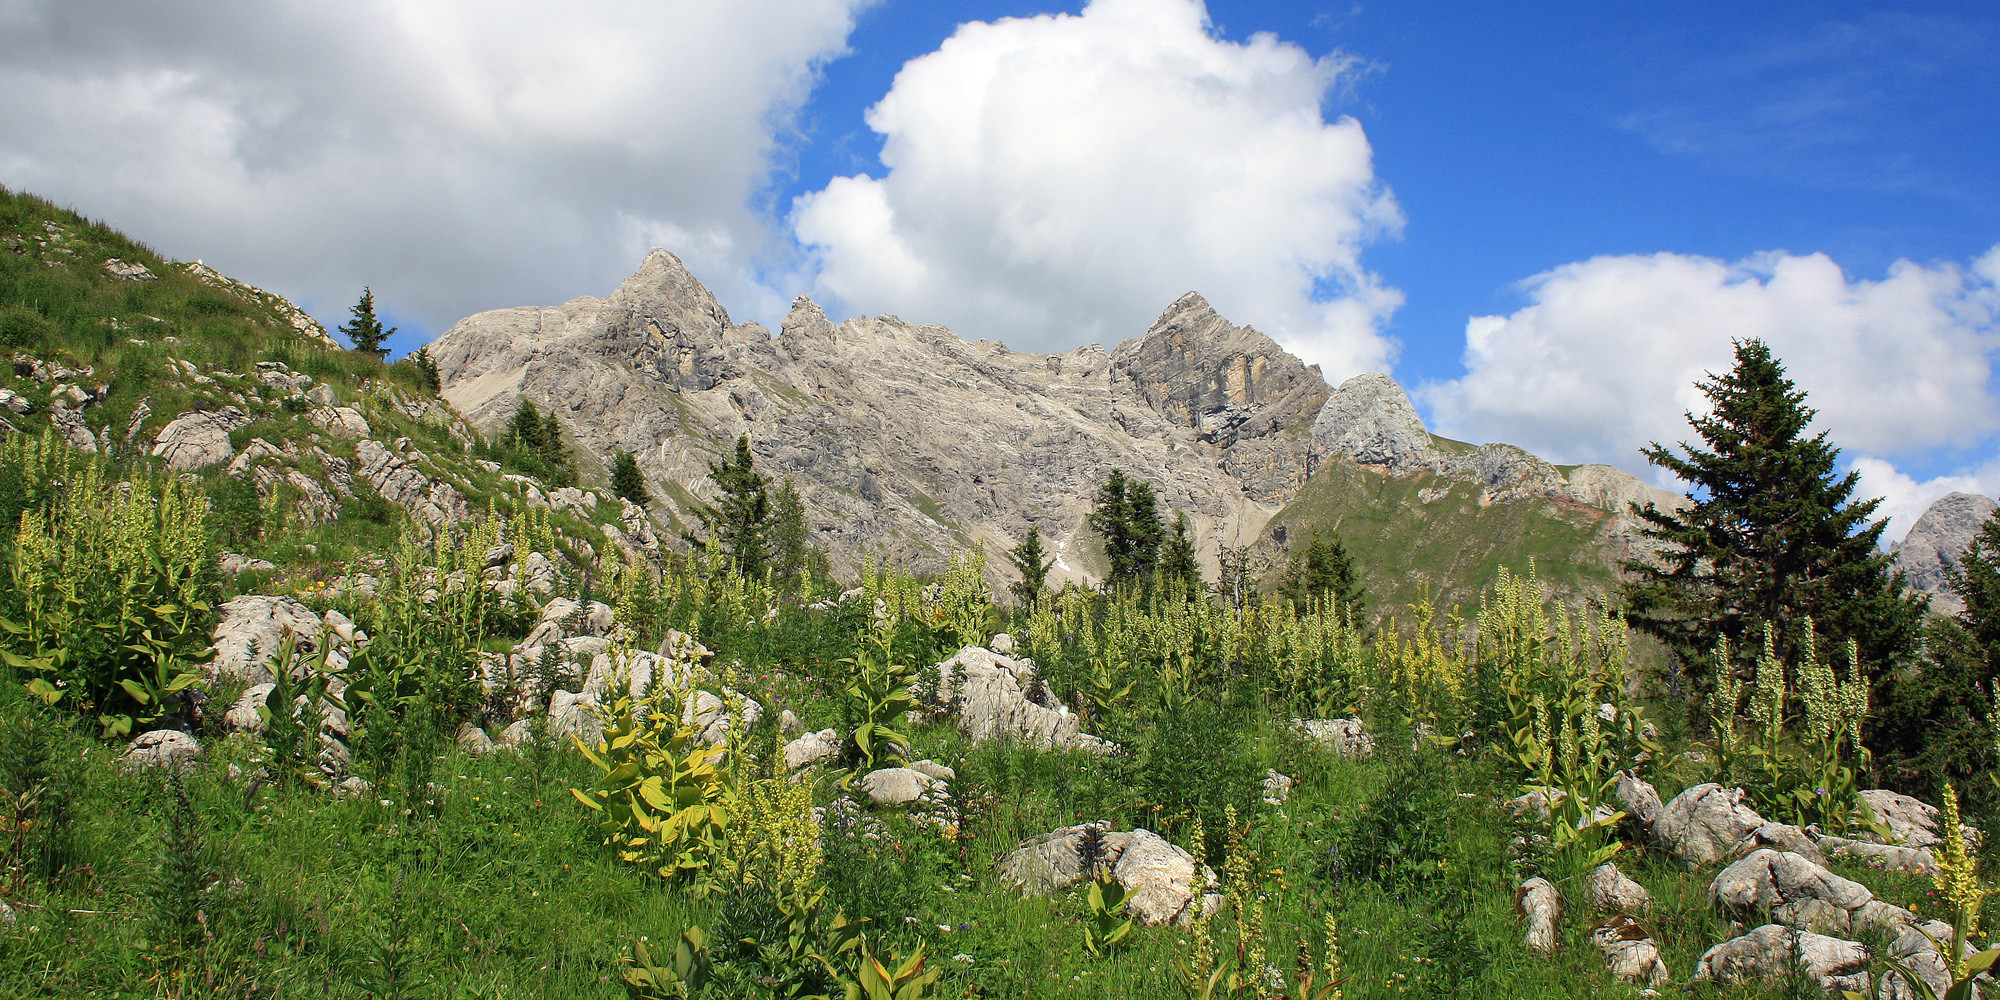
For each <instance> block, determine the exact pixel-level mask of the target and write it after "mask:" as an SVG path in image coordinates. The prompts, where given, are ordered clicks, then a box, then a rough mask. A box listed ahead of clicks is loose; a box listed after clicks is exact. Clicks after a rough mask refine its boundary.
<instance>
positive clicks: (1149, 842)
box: [999, 822, 1220, 926]
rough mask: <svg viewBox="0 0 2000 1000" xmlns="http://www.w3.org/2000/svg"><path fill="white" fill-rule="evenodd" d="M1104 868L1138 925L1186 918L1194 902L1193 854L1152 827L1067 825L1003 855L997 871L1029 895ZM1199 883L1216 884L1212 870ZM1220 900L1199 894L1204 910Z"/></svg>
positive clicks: (1062, 886) (1055, 888)
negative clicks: (1119, 830)
mask: <svg viewBox="0 0 2000 1000" xmlns="http://www.w3.org/2000/svg"><path fill="white" fill-rule="evenodd" d="M1093 870H1098V871H1106V872H1109V873H1110V874H1111V877H1113V878H1115V879H1117V880H1118V883H1119V884H1120V885H1122V886H1124V887H1125V889H1126V891H1127V892H1128V893H1129V894H1130V895H1128V896H1127V897H1126V902H1125V912H1126V913H1128V914H1130V915H1131V917H1132V919H1133V920H1134V921H1136V922H1138V923H1139V924H1141V925H1145V926H1158V925H1160V924H1165V923H1168V922H1170V921H1174V920H1179V919H1185V918H1186V917H1187V916H1188V915H1189V904H1190V903H1192V902H1193V901H1194V880H1195V864H1194V857H1193V856H1192V855H1190V854H1188V853H1187V852H1186V851H1183V850H1181V849H1180V848H1179V847H1176V846H1174V845H1173V844H1172V843H1170V842H1168V841H1167V839H1166V838H1164V837H1161V836H1160V835H1159V834H1156V833H1153V832H1152V831H1150V830H1132V831H1129V832H1124V833H1115V832H1112V830H1111V827H1110V824H1108V823H1101V822H1100V823H1084V824H1081V825H1078V826H1066V827H1063V828H1061V829H1058V830H1054V831H1051V832H1049V833H1047V834H1044V835H1042V836H1040V837H1036V838H1035V839H1033V840H1030V841H1028V842H1026V843H1024V844H1022V845H1021V846H1020V847H1019V848H1018V849H1016V850H1015V851H1014V852H1013V853H1011V854H1009V855H1007V856H1006V857H1005V858H1003V859H1001V862H1000V867H999V874H1000V877H1001V878H1002V879H1004V880H1006V881H1007V882H1008V883H1009V884H1010V885H1013V886H1015V887H1016V888H1018V889H1020V890H1022V891H1023V892H1027V893H1030V894H1036V895H1040V894H1046V893H1051V892H1060V891H1062V890H1064V889H1067V888H1069V887H1071V886H1073V885H1076V884H1078V883H1080V882H1082V881H1084V880H1085V879H1088V878H1090V877H1091V873H1092V871H1093ZM1202 883H1203V884H1204V885H1207V886H1214V885H1215V884H1216V879H1215V872H1214V871H1212V870H1209V869H1207V868H1205V867H1204V868H1203V869H1202ZM1219 903H1220V900H1219V898H1218V897H1217V896H1215V895H1214V894H1212V893H1205V894H1204V895H1203V898H1202V901H1201V904H1200V905H1201V906H1202V908H1203V912H1209V911H1212V910H1213V909H1214V908H1215V907H1216V906H1217V905H1219Z"/></svg>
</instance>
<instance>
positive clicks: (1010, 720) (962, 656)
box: [927, 633, 1118, 754]
mask: <svg viewBox="0 0 2000 1000" xmlns="http://www.w3.org/2000/svg"><path fill="white" fill-rule="evenodd" d="M992 645H993V646H996V647H999V648H1002V649H1008V650H1011V649H1012V648H1013V640H1012V639H1011V638H1010V637H1008V636H1007V635H1006V634H1005V633H1002V634H1001V635H996V636H994V637H993V642H992ZM929 674H930V676H929V677H928V678H927V680H929V681H930V682H931V683H930V684H929V695H930V698H929V700H930V703H931V707H932V709H933V711H934V712H936V713H937V714H939V715H948V716H951V717H953V718H955V719H957V721H958V730H959V732H960V733H962V734H964V735H965V737H966V739H968V740H970V741H971V742H973V743H982V742H985V741H987V740H991V739H999V738H1003V737H1005V738H1012V739H1015V740H1018V741H1020V742H1022V743H1024V744H1027V745H1029V746H1036V747H1040V748H1042V749H1045V750H1080V751H1083V752H1085V753H1094V754H1108V753H1115V752H1117V750H1118V746H1117V745H1116V744H1114V743H1112V742H1110V741H1108V740H1102V739H1099V738H1097V737H1095V736H1092V735H1090V734H1088V733H1085V732H1083V730H1082V727H1081V720H1079V719H1078V718H1077V717H1076V715H1075V714H1074V713H1072V712H1071V711H1070V710H1069V706H1067V705H1065V704H1063V703H1062V700H1061V699H1059V698H1057V697H1056V696H1055V692H1054V691H1053V690H1051V689H1050V688H1049V686H1048V683H1047V682H1046V681H1043V680H1041V679H1040V678H1039V677H1037V676H1036V674H1035V661H1033V660H1031V659H1028V658H1027V657H1015V656H1010V655H1007V654H1005V653H1001V652H998V651H997V650H995V649H989V648H986V647H983V646H966V647H964V648H962V649H960V650H959V651H958V652H957V653H954V654H952V655H951V656H950V657H948V658H946V659H944V660H942V661H939V662H938V663H937V664H936V665H935V666H933V667H932V668H931V669H930V671H929Z"/></svg>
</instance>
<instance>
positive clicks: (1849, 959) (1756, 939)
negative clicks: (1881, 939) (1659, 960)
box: [1694, 924, 1869, 994]
mask: <svg viewBox="0 0 2000 1000" xmlns="http://www.w3.org/2000/svg"><path fill="white" fill-rule="evenodd" d="M1868 958H1869V956H1868V949H1867V948H1866V947H1864V946H1863V945H1860V944H1858V943H1856V942H1853V941H1843V940H1841V939H1839V938H1832V937H1827V936H1826V935H1823V934H1814V933H1812V932H1811V931H1801V930H1795V929H1793V928H1790V927H1785V926H1782V925H1779V924H1765V925H1764V926H1762V927H1759V928H1757V929H1756V930H1753V931H1751V932H1750V933H1748V934H1745V935H1743V936H1742V937H1737V938H1731V939H1730V940H1728V941H1724V942H1722V943H1721V944H1719V945H1716V946H1715V947H1713V948H1710V949H1709V950H1708V951H1706V952H1703V953H1702V956H1701V960H1700V961H1699V962H1697V963H1696V965H1695V973H1694V981H1695V982H1702V981H1705V980H1715V981H1718V982H1725V983H1735V982H1744V981H1751V982H1755V981H1758V980H1767V979H1779V978H1782V977H1784V976H1788V975H1791V974H1792V972H1793V970H1798V971H1800V972H1803V973H1804V974H1805V975H1806V977H1807V978H1809V979H1810V980H1812V981H1813V982H1814V983H1815V984H1817V985H1818V986H1819V987H1820V988H1821V989H1823V990H1827V991H1829V992H1832V991H1836V990H1854V991H1855V992H1857V993H1862V994H1866V993H1867V992H1868Z"/></svg>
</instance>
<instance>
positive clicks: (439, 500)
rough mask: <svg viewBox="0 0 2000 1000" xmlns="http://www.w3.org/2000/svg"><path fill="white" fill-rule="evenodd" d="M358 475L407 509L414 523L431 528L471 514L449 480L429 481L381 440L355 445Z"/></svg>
mask: <svg viewBox="0 0 2000 1000" xmlns="http://www.w3.org/2000/svg"><path fill="white" fill-rule="evenodd" d="M354 457H355V458H356V459H358V460H359V461H360V463H361V478H363V479H366V480H367V481H368V485H369V486H370V487H373V488H374V490H375V492H377V493H379V494H381V495H382V498H383V499H385V500H388V501H389V502H391V503H394V504H396V505H398V506H400V507H402V508H403V509H404V510H407V511H409V512H410V516H411V517H412V518H414V519H416V521H417V523H419V524H423V525H426V526H428V527H429V528H431V529H432V530H433V531H435V530H438V529H440V528H443V527H444V526H446V525H449V524H456V523H457V522H459V521H462V520H465V519H466V518H467V517H469V516H471V514H472V505H471V504H470V503H468V502H467V501H466V499H465V496H464V494H462V493H460V492H458V490H457V489H456V488H455V487H453V486H452V485H451V484H450V483H438V482H432V481H431V478H430V477H429V476H427V475H425V474H424V473H423V471H422V470H420V469H418V468H417V467H416V466H415V465H414V464H412V463H410V462H409V461H407V460H405V459H404V458H403V457H402V456H399V455H397V454H396V453H395V452H392V451H390V450H389V448H388V447H387V446H386V445H384V444H383V443H382V442H380V441H377V440H375V439H373V438H363V439H361V440H360V441H359V442H357V443H356V444H355V446H354Z"/></svg>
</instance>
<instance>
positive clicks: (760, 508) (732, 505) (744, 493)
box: [695, 434, 771, 577]
mask: <svg viewBox="0 0 2000 1000" xmlns="http://www.w3.org/2000/svg"><path fill="white" fill-rule="evenodd" d="M708 478H709V480H710V481H711V482H713V483H715V485H716V488H717V489H719V490H721V491H722V499H721V501H720V502H719V503H718V504H717V505H715V506H709V505H706V504H704V505H702V506H701V507H698V508H696V510H695V516H696V517H697V518H699V519H700V520H701V522H702V525H703V526H704V527H706V528H707V529H708V531H709V533H710V535H711V536H713V537H714V538H715V540H716V541H717V542H718V543H719V544H721V546H722V551H723V552H725V553H727V554H728V555H729V558H730V560H731V561H732V562H734V563H735V564H736V570H737V572H739V573H742V574H743V575H744V576H747V577H760V576H762V575H764V569H765V565H766V563H767V562H768V561H769V558H770V551H771V550H770V531H771V492H770V490H769V488H768V487H769V486H770V485H771V477H769V476H765V475H761V474H759V473H758V472H757V470H756V468H755V460H754V459H753V457H752V456H751V454H750V436H749V435H748V434H745V435H743V436H742V437H739V438H737V439H736V453H735V455H734V456H733V457H732V458H730V459H729V460H728V461H724V462H710V463H708Z"/></svg>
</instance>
